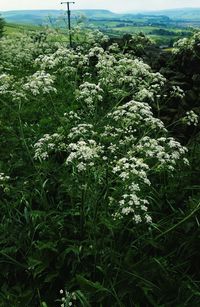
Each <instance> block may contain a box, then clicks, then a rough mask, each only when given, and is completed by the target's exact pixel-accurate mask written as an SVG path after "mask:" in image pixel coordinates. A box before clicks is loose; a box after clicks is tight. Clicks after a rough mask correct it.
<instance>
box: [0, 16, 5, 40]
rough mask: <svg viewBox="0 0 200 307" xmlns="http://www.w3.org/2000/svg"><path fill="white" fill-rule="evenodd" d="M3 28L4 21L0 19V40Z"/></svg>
mask: <svg viewBox="0 0 200 307" xmlns="http://www.w3.org/2000/svg"><path fill="white" fill-rule="evenodd" d="M4 26H5V21H4V19H3V18H2V17H0V38H1V37H2V36H3V34H4Z"/></svg>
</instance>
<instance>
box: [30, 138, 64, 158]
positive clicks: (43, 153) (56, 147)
mask: <svg viewBox="0 0 200 307" xmlns="http://www.w3.org/2000/svg"><path fill="white" fill-rule="evenodd" d="M66 148H67V146H66V144H65V142H64V136H63V135H61V134H59V133H54V134H52V135H50V134H45V135H44V136H43V137H42V138H41V139H40V140H39V141H38V142H37V143H35V144H34V149H35V155H34V159H38V160H46V159H47V158H48V157H49V154H50V153H51V152H57V151H66Z"/></svg>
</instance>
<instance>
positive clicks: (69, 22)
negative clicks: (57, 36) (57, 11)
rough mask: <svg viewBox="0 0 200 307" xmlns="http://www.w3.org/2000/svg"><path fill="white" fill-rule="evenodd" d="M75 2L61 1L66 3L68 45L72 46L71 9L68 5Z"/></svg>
mask: <svg viewBox="0 0 200 307" xmlns="http://www.w3.org/2000/svg"><path fill="white" fill-rule="evenodd" d="M71 3H73V4H74V3H75V2H73V1H65V2H61V4H67V16H68V29H69V45H70V47H72V34H71V11H70V7H69V5H70V4H71Z"/></svg>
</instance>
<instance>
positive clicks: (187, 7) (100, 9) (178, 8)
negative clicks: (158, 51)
mask: <svg viewBox="0 0 200 307" xmlns="http://www.w3.org/2000/svg"><path fill="white" fill-rule="evenodd" d="M187 9H200V6H197V7H192V6H186V7H174V8H165V9H152V10H151V9H146V10H145V9H143V10H135V13H142V12H156V11H171V10H172V11H173V10H187ZM63 10H65V9H64V8H62V7H61V8H57V9H56V8H55V9H54V8H42V9H39V8H38V9H37V8H33V9H23V8H20V9H9V10H0V12H12V11H63ZM71 11H110V12H112V13H118V14H120V13H121V14H125V13H130V12H132V13H134V10H132V11H131V10H128V11H117V12H116V11H114V10H112V9H105V8H76V9H74V8H73V7H71Z"/></svg>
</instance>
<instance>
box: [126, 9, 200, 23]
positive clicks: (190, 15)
mask: <svg viewBox="0 0 200 307" xmlns="http://www.w3.org/2000/svg"><path fill="white" fill-rule="evenodd" d="M131 13H132V14H133V13H134V12H131ZM142 14H144V15H145V14H152V15H154V16H158V15H165V16H167V17H169V18H170V19H173V20H189V21H194V20H196V21H199V20H200V7H199V8H179V9H170V10H161V11H145V12H142Z"/></svg>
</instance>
